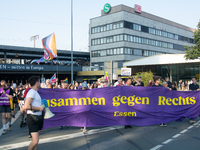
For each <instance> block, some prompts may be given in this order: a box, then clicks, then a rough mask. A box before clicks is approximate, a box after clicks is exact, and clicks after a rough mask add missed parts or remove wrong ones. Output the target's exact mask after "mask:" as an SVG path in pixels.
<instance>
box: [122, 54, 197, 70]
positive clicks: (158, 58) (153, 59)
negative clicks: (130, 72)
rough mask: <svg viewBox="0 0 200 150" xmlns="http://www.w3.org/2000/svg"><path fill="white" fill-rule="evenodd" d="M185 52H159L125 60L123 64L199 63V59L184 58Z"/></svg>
mask: <svg viewBox="0 0 200 150" xmlns="http://www.w3.org/2000/svg"><path fill="white" fill-rule="evenodd" d="M184 55H185V54H159V55H154V56H149V57H144V58H140V59H136V60H132V61H129V62H125V63H124V64H123V66H127V67H128V66H147V65H166V64H185V63H197V62H198V63H200V59H194V60H186V59H185V58H184Z"/></svg>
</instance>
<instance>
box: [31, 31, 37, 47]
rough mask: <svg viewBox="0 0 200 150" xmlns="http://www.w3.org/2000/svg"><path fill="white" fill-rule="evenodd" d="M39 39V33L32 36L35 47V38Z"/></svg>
mask: <svg viewBox="0 0 200 150" xmlns="http://www.w3.org/2000/svg"><path fill="white" fill-rule="evenodd" d="M37 39H39V34H38V35H35V36H32V37H31V38H30V40H31V41H34V48H35V40H37Z"/></svg>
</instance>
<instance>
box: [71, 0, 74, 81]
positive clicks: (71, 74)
mask: <svg viewBox="0 0 200 150" xmlns="http://www.w3.org/2000/svg"><path fill="white" fill-rule="evenodd" d="M73 74H74V73H73V0H71V84H73Z"/></svg>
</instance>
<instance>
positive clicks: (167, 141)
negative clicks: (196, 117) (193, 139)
mask: <svg viewBox="0 0 200 150" xmlns="http://www.w3.org/2000/svg"><path fill="white" fill-rule="evenodd" d="M172 140H173V139H168V140H166V141H165V142H163V144H167V143H169V142H171V141H172Z"/></svg>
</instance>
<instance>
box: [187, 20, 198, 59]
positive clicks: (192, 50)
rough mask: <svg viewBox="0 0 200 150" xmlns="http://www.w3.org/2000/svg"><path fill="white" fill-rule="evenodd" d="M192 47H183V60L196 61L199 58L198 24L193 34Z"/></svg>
mask: <svg viewBox="0 0 200 150" xmlns="http://www.w3.org/2000/svg"><path fill="white" fill-rule="evenodd" d="M194 43H196V45H194V46H191V47H189V46H187V45H186V46H185V56H184V57H185V58H186V60H188V59H197V58H198V57H200V22H199V23H198V25H197V29H196V30H195V32H194Z"/></svg>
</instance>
